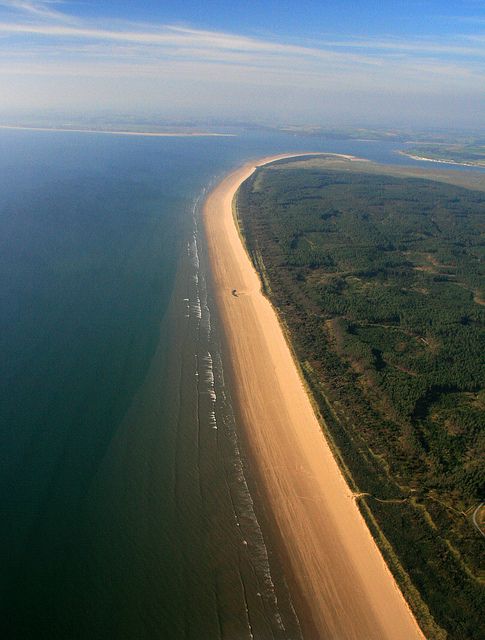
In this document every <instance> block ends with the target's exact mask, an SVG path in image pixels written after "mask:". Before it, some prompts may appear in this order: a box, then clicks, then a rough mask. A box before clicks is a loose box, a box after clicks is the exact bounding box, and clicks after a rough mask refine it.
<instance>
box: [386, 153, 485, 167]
mask: <svg viewBox="0 0 485 640" xmlns="http://www.w3.org/2000/svg"><path fill="white" fill-rule="evenodd" d="M398 153H399V155H401V156H406V158H411V160H418V161H419V162H436V163H437V164H451V165H454V166H456V167H471V168H472V169H485V164H476V163H473V162H456V161H455V160H439V159H437V158H426V157H425V156H416V155H414V154H412V153H406V151H398Z"/></svg>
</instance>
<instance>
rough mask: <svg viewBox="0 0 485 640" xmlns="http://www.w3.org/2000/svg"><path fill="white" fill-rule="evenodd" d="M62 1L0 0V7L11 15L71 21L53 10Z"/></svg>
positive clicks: (64, 14) (66, 16)
mask: <svg viewBox="0 0 485 640" xmlns="http://www.w3.org/2000/svg"><path fill="white" fill-rule="evenodd" d="M62 4H63V2H62V0H39V1H35V0H34V1H32V2H29V1H28V0H0V7H4V8H6V9H8V10H10V11H11V12H12V13H13V14H19V13H20V14H27V15H30V16H33V17H36V18H43V19H47V20H62V21H67V20H71V19H72V18H70V17H69V16H68V15H67V14H66V13H64V12H62V11H58V10H56V9H55V6H56V5H62Z"/></svg>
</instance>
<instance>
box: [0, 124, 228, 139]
mask: <svg viewBox="0 0 485 640" xmlns="http://www.w3.org/2000/svg"><path fill="white" fill-rule="evenodd" d="M0 129H11V130H14V131H47V132H48V131H54V132H60V133H105V134H109V135H113V136H145V137H150V138H202V137H204V138H209V137H214V138H234V137H236V134H235V133H214V132H210V131H116V130H110V129H69V128H68V127H65V128H62V127H24V126H21V125H8V124H0Z"/></svg>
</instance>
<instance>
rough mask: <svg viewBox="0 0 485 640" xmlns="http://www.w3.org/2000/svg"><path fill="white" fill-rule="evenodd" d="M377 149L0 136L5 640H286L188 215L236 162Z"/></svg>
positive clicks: (291, 623) (294, 634)
mask: <svg viewBox="0 0 485 640" xmlns="http://www.w3.org/2000/svg"><path fill="white" fill-rule="evenodd" d="M293 150H326V151H336V152H345V153H356V154H357V155H361V156H365V157H370V158H373V159H376V160H381V161H395V162H400V163H403V162H405V163H408V164H410V163H411V162H410V161H407V160H406V159H403V158H402V157H400V156H397V155H395V154H394V153H393V147H392V145H389V144H387V145H385V144H376V143H356V142H353V143H351V142H343V141H342V142H338V141H325V140H324V139H308V138H301V139H300V138H297V137H295V136H280V135H268V134H265V135H262V134H258V135H256V134H251V135H250V134H245V135H241V136H238V137H235V138H207V139H204V138H199V139H194V138H186V139H184V138H166V139H163V138H158V139H157V138H126V137H125V138H123V137H115V136H113V137H111V136H102V135H95V134H93V135H91V134H74V133H72V134H71V133H69V134H67V133H52V132H51V133H40V132H19V131H16V132H13V131H9V132H7V131H3V132H1V133H0V305H1V316H0V351H1V358H0V402H1V414H0V420H1V422H0V429H1V443H2V446H1V462H2V464H1V485H0V500H1V513H2V518H1V523H0V534H1V542H2V555H3V560H2V571H1V574H0V585H1V598H2V618H3V621H4V626H6V631H5V634H4V636H3V637H7V638H187V639H192V638H194V639H200V640H202V639H204V638H208V639H213V638H214V639H216V638H228V639H230V640H232V639H238V638H251V637H254V638H262V639H266V638H298V637H301V633H300V628H299V622H298V615H297V612H295V610H294V607H293V603H292V600H291V595H290V593H289V590H288V587H287V582H286V577H285V573H284V569H283V567H282V565H281V563H280V561H279V559H278V553H277V551H276V549H275V547H274V545H273V543H272V539H271V531H270V528H269V527H268V524H267V521H266V515H265V511H264V505H263V504H262V503H261V500H260V499H259V496H258V488H257V484H256V482H255V480H254V476H253V474H252V471H251V461H250V460H248V459H247V457H246V456H245V454H244V446H243V444H242V442H241V438H240V437H238V428H237V422H236V419H235V417H234V413H233V410H232V404H231V388H230V383H229V382H228V379H227V373H226V372H225V370H224V364H223V362H224V358H223V352H222V348H221V344H220V338H219V335H220V334H219V330H218V326H217V317H216V316H215V312H214V307H213V304H212V301H211V294H210V283H209V274H208V270H207V262H206V255H205V249H204V243H203V235H202V234H201V232H200V229H199V226H200V203H201V202H202V201H203V197H204V194H205V192H206V190H207V188H208V187H209V185H210V184H211V183H214V181H216V180H217V179H218V178H219V177H221V176H222V175H223V174H224V173H226V172H227V171H228V170H230V169H231V168H232V167H234V166H237V165H238V164H241V163H242V162H243V161H244V160H246V159H248V158H250V157H258V156H261V155H265V154H269V153H275V152H280V151H293Z"/></svg>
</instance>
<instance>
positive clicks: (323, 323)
mask: <svg viewBox="0 0 485 640" xmlns="http://www.w3.org/2000/svg"><path fill="white" fill-rule="evenodd" d="M237 212H238V216H239V222H240V225H241V228H242V230H243V233H244V235H245V238H246V242H247V245H248V248H249V251H250V253H251V255H252V257H253V260H254V263H255V265H256V267H257V268H258V269H259V271H260V273H261V274H262V275H264V279H265V282H266V285H267V292H268V293H269V294H270V295H271V298H272V301H273V303H274V304H275V306H276V307H277V309H278V310H279V313H280V315H281V318H282V320H283V321H284V322H285V324H286V325H287V327H288V329H289V331H290V334H291V336H292V338H293V341H294V345H295V349H296V352H297V354H298V357H299V359H300V362H301V364H302V370H303V372H304V374H305V376H306V378H307V381H308V383H309V386H310V388H311V389H312V392H313V393H314V395H315V398H316V399H317V401H318V404H319V406H320V411H321V413H322V416H323V417H324V419H325V423H326V426H327V428H328V432H329V437H330V438H331V440H332V442H333V444H334V446H335V448H336V450H337V451H338V454H339V455H340V456H341V457H342V460H343V462H344V463H345V465H346V467H347V468H348V469H349V470H350V475H351V478H349V480H350V482H351V483H352V484H353V485H354V487H355V488H356V490H358V491H360V492H363V493H369V494H371V495H372V496H373V498H370V497H369V498H366V499H365V498H364V500H365V508H364V505H363V513H364V514H366V516H367V518H368V519H369V517H371V519H372V520H375V522H376V523H377V524H378V526H379V527H380V530H381V532H384V533H385V536H386V538H387V540H388V541H389V542H390V544H391V547H392V549H393V550H394V552H395V553H396V554H397V557H398V558H399V559H400V561H401V562H402V563H403V566H404V567H405V572H406V573H407V574H408V575H409V576H410V579H411V582H412V584H414V586H415V587H417V588H418V590H419V592H420V593H421V596H422V599H423V601H424V603H425V604H424V603H423V601H419V602H418V601H415V602H413V606H414V607H415V609H416V610H417V611H418V613H419V615H420V617H421V620H422V621H423V624H425V625H427V627H426V628H427V631H428V634H429V636H430V637H442V636H440V631H439V629H438V628H441V629H442V630H444V631H445V632H446V633H447V634H448V637H449V638H457V639H458V638H463V639H464V638H477V639H478V638H479V637H481V633H482V631H483V627H481V626H480V625H481V620H480V606H483V604H484V601H483V583H482V582H481V579H483V576H482V578H481V577H480V574H479V567H480V560H481V559H483V539H482V538H481V536H480V534H479V532H478V531H477V530H476V529H475V528H474V525H473V523H472V521H471V517H470V515H471V512H472V511H473V508H474V507H475V506H477V504H478V503H479V501H480V500H483V499H484V497H483V495H484V465H483V459H484V458H485V456H484V454H485V430H484V425H485V391H484V389H485V358H484V354H485V306H483V299H484V298H485V295H484V290H485V266H484V260H485V193H481V192H475V191H471V190H467V189H464V188H461V187H456V186H452V185H448V184H443V183H438V182H433V181H429V180H421V179H416V178H400V177H392V176H386V175H376V174H373V173H368V174H366V173H354V172H347V171H345V172H344V171H337V170H330V169H328V168H325V167H324V166H323V165H322V168H315V167H313V168H307V167H305V168H299V167H298V162H283V163H278V164H275V165H272V166H268V167H265V168H261V169H259V170H258V171H257V172H256V174H254V175H253V177H252V178H251V179H250V180H248V181H247V182H246V183H245V184H244V185H243V186H242V187H241V189H240V191H239V194H238V201H237ZM382 500H384V501H391V502H380V501H382ZM391 505H392V507H391ZM369 514H371V515H369ZM420 541H421V542H420ZM420 545H421V546H420ZM445 550H447V551H446V552H445ZM413 558H414V559H413ZM390 561H391V564H392V559H391V558H390ZM423 562H425V563H426V565H427V567H428V569H427V570H426V571H425V572H424V573H425V575H423ZM403 588H406V585H404V584H403ZM408 591H409V589H408ZM437 594H440V595H439V596H437ZM408 596H409V597H410V599H411V600H412V599H413V597H414V596H413V597H411V595H410V594H409V593H408ZM426 606H427V607H428V608H429V612H430V613H429V612H427V611H426Z"/></svg>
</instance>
